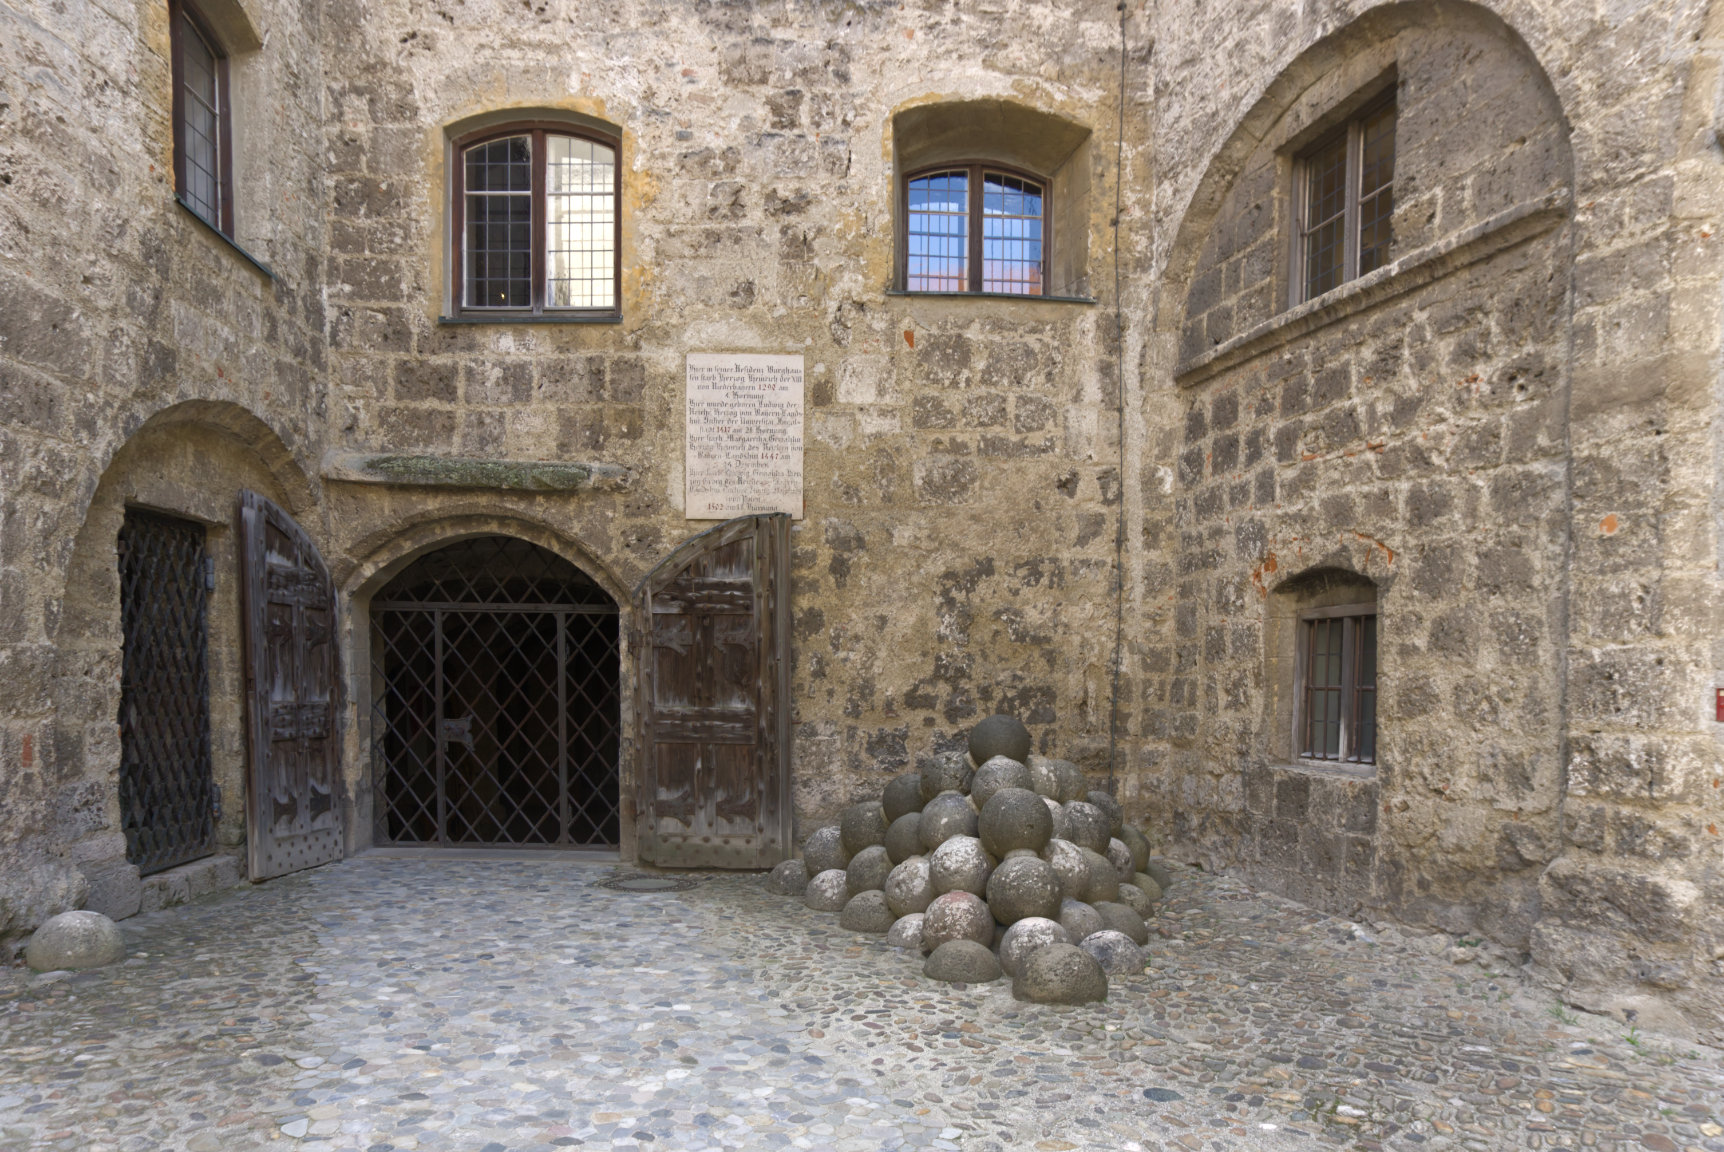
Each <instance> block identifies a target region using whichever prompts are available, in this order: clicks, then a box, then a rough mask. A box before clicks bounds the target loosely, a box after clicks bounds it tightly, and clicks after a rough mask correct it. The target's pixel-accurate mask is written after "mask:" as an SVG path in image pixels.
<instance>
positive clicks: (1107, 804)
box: [1084, 789, 1125, 836]
mask: <svg viewBox="0 0 1724 1152" xmlns="http://www.w3.org/2000/svg"><path fill="white" fill-rule="evenodd" d="M1084 799H1085V800H1087V801H1089V802H1090V803H1091V804H1094V805H1095V806H1096V807H1097V808H1100V809H1101V810H1102V811H1103V812H1105V813H1107V831H1108V835H1110V836H1118V835H1119V830H1120V829H1121V828H1123V827H1125V809H1124V808H1121V807H1120V806H1119V801H1118V800H1115V799H1114V798H1113V797H1112V796H1110V795H1109V794H1108V793H1106V792H1103V791H1101V790H1099V789H1092V790H1091V791H1090V792H1089V793H1088V794H1086V795H1085V796H1084Z"/></svg>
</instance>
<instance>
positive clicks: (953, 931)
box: [922, 892, 994, 952]
mask: <svg viewBox="0 0 1724 1152" xmlns="http://www.w3.org/2000/svg"><path fill="white" fill-rule="evenodd" d="M948 940H974V941H975V942H976V943H978V944H980V945H981V946H982V947H984V948H986V947H987V946H988V945H990V944H992V943H993V942H994V916H993V913H991V912H989V911H988V906H987V905H986V904H984V903H982V898H981V897H980V896H977V895H975V894H973V893H970V892H948V893H946V894H945V895H944V896H936V897H935V898H934V902H933V903H932V904H930V905H928V910H927V911H926V912H924V913H922V951H924V952H932V951H933V950H934V949H936V948H938V947H939V946H940V945H942V944H944V943H945V942H946V941H948Z"/></svg>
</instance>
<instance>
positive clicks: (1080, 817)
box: [1062, 800, 1113, 853]
mask: <svg viewBox="0 0 1724 1152" xmlns="http://www.w3.org/2000/svg"><path fill="white" fill-rule="evenodd" d="M1112 838H1113V833H1112V832H1110V831H1109V830H1108V823H1107V813H1106V812H1103V811H1102V810H1101V809H1100V808H1097V807H1096V806H1095V805H1094V804H1091V803H1090V802H1089V801H1087V800H1073V801H1072V802H1071V803H1070V804H1067V805H1066V824H1065V836H1063V837H1062V839H1065V840H1070V841H1071V842H1072V843H1073V844H1076V845H1077V846H1078V847H1079V848H1088V849H1089V850H1090V851H1091V852H1102V853H1105V852H1106V851H1107V842H1108V841H1109V840H1110V839H1112Z"/></svg>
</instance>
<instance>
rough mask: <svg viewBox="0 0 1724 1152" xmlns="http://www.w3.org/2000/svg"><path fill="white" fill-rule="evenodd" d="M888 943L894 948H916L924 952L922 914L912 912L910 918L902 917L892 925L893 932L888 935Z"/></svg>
mask: <svg viewBox="0 0 1724 1152" xmlns="http://www.w3.org/2000/svg"><path fill="white" fill-rule="evenodd" d="M886 943H888V944H890V945H891V946H892V947H894V948H914V949H915V950H916V951H918V952H920V951H921V950H922V914H921V913H920V912H912V913H911V914H910V915H908V916H900V917H898V919H897V920H895V921H894V922H893V923H892V930H891V931H890V932H888V933H886Z"/></svg>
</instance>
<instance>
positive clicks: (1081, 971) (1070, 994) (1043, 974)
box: [1012, 944, 1107, 1004]
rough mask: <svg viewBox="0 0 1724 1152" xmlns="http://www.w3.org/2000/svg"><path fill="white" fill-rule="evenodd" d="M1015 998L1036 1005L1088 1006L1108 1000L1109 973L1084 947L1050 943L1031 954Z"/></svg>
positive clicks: (1021, 972) (1016, 982)
mask: <svg viewBox="0 0 1724 1152" xmlns="http://www.w3.org/2000/svg"><path fill="white" fill-rule="evenodd" d="M1012 995H1013V996H1015V997H1017V998H1018V999H1019V1000H1028V1001H1030V1002H1031V1003H1034V1004H1088V1003H1091V1002H1092V1001H1096V1000H1106V999H1107V974H1106V973H1105V972H1103V971H1102V970H1101V965H1100V964H1099V963H1097V962H1096V958H1095V957H1094V956H1091V955H1090V954H1089V953H1088V952H1085V951H1084V950H1083V949H1082V948H1079V947H1077V946H1076V945H1074V944H1049V945H1047V946H1045V947H1042V948H1037V949H1036V950H1035V951H1034V952H1032V953H1030V956H1029V959H1028V960H1026V961H1025V962H1024V965H1023V967H1022V968H1021V969H1019V971H1018V975H1017V978H1016V979H1014V980H1013V981H1012Z"/></svg>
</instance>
